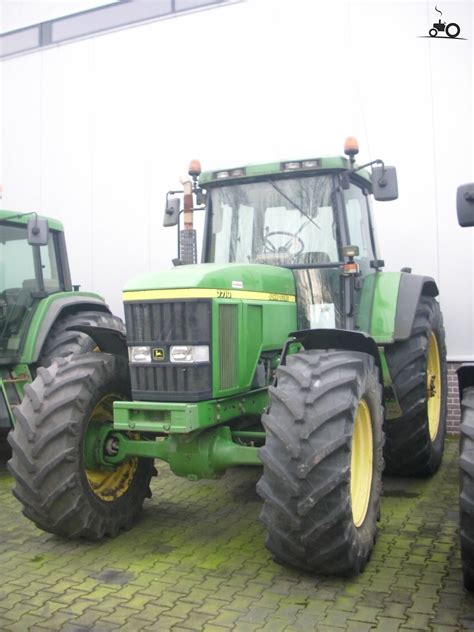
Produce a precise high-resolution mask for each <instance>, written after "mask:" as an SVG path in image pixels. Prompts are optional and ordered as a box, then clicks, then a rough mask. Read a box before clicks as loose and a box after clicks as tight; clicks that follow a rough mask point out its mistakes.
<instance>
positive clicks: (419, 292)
mask: <svg viewBox="0 0 474 632" xmlns="http://www.w3.org/2000/svg"><path fill="white" fill-rule="evenodd" d="M438 294H439V290H438V286H437V285H436V281H435V280H434V279H433V278H431V277H426V276H418V275H416V274H407V273H404V272H402V273H401V278H400V286H399V289H398V296H397V311H396V313H395V331H394V339H395V340H407V339H408V338H410V336H411V333H412V329H413V323H414V321H415V314H416V310H417V308H418V303H419V302H420V298H421V296H432V297H435V296H438Z"/></svg>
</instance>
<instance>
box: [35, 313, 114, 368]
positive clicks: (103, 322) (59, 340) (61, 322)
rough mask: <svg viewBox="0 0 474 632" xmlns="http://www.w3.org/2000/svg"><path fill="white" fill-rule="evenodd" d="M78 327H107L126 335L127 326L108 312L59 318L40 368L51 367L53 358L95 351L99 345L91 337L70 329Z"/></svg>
mask: <svg viewBox="0 0 474 632" xmlns="http://www.w3.org/2000/svg"><path fill="white" fill-rule="evenodd" d="M76 325H92V326H93V327H107V328H108V329H115V330H117V331H120V332H121V333H125V325H124V324H123V322H122V321H121V320H120V318H118V317H117V316H114V315H113V314H109V313H108V312H95V311H87V312H75V313H71V314H66V315H65V316H62V317H61V318H59V319H58V320H57V321H56V322H55V323H54V325H53V326H52V328H51V330H50V332H49V334H48V337H47V338H46V341H45V343H44V345H43V348H42V350H41V354H40V357H39V360H38V364H39V365H40V366H45V367H47V366H49V365H50V364H51V362H52V360H53V358H56V357H61V358H65V357H66V356H68V355H71V354H73V353H88V352H90V351H94V350H95V349H96V347H97V344H96V343H95V342H94V341H93V340H92V338H91V337H90V336H88V335H87V334H85V333H82V332H80V331H74V330H71V329H69V328H70V327H74V326H76Z"/></svg>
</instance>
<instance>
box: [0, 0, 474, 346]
mask: <svg viewBox="0 0 474 632" xmlns="http://www.w3.org/2000/svg"><path fill="white" fill-rule="evenodd" d="M441 8H442V10H443V11H444V15H443V19H446V20H447V21H448V22H450V21H454V22H457V23H458V24H459V25H460V26H461V29H462V31H461V36H463V37H465V38H467V39H463V40H461V39H457V40H449V39H444V40H441V39H438V38H437V39H436V40H435V39H429V38H426V37H419V36H423V35H427V31H428V28H429V27H430V26H431V23H432V22H434V21H436V20H437V18H438V14H437V13H435V11H434V5H432V3H430V2H356V1H354V2H342V1H340V2H317V1H309V0H307V1H305V0H292V1H291V2H290V1H288V0H248V1H247V2H244V3H240V4H235V5H230V6H226V7H222V8H220V9H218V10H217V9H216V10H209V11H204V12H199V13H194V14H189V15H184V16H181V17H176V18H173V19H167V20H162V21H157V22H153V23H149V24H146V25H143V26H139V27H135V28H130V29H127V30H122V31H119V32H115V33H110V34H107V35H102V36H100V37H95V38H91V39H86V40H83V41H79V42H77V43H73V44H68V45H64V46H60V47H57V48H50V49H48V50H45V51H43V52H38V53H33V54H29V55H25V56H22V57H17V58H14V59H10V60H7V61H5V62H4V63H3V64H2V67H3V68H2V72H3V82H2V108H3V114H2V118H3V129H2V153H3V170H2V171H3V173H2V176H1V178H0V181H2V182H3V187H4V199H3V206H4V207H5V208H12V209H17V210H24V211H29V210H40V211H41V212H43V213H45V214H49V215H53V216H56V217H58V218H60V219H62V220H63V222H64V223H65V226H66V230H67V241H68V246H69V251H70V258H71V267H72V270H73V278H74V282H75V283H81V284H82V286H83V287H84V288H86V287H87V288H92V289H95V290H97V291H99V292H101V293H103V294H105V295H106V296H107V298H108V299H109V301H110V303H111V305H112V307H113V308H114V310H115V311H117V312H118V313H119V312H120V311H121V297H120V290H121V288H122V286H123V284H124V283H125V281H126V280H127V279H128V278H129V277H131V276H133V275H136V274H139V273H141V272H143V271H150V270H158V269H162V268H163V267H167V266H169V261H170V259H171V257H172V256H174V254H175V242H174V229H168V230H165V229H163V228H162V226H161V223H162V213H163V206H164V196H165V193H166V191H167V190H168V189H170V188H178V187H179V175H180V174H182V173H184V172H185V171H186V166H187V162H188V160H189V159H190V158H194V157H198V158H200V159H201V162H202V164H203V166H204V168H214V167H219V166H224V167H228V166H230V165H235V166H239V165H240V164H244V163H247V162H257V161H260V160H271V159H274V158H296V157H299V156H306V157H311V156H317V155H324V154H338V153H340V152H341V151H342V144H343V141H344V138H345V137H346V136H347V135H349V134H353V135H356V136H357V137H358V138H359V142H360V145H361V152H360V155H359V159H360V161H365V160H369V159H373V158H377V157H381V158H383V159H385V160H386V161H387V163H388V164H395V165H396V166H397V168H398V175H399V188H400V198H399V200H397V201H396V202H391V203H385V204H381V203H380V204H377V205H376V218H377V224H378V233H379V241H380V244H381V250H382V256H383V257H384V258H385V260H386V264H387V269H398V268H400V267H402V266H407V265H408V266H412V267H413V269H414V271H415V272H418V273H424V274H430V275H433V276H435V277H436V278H437V279H438V280H439V284H440V289H441V303H442V308H443V311H444V313H445V319H446V324H447V328H448V345H449V347H448V349H449V354H450V356H451V357H452V358H453V359H454V358H456V359H462V358H466V357H470V358H473V357H474V336H473V328H472V325H471V323H472V317H473V314H474V310H473V307H474V305H473V296H474V279H473V273H472V269H473V243H474V241H473V240H474V232H473V231H469V230H466V229H464V230H462V229H460V228H459V227H458V226H457V222H456V215H455V190H456V186H457V185H458V184H459V183H462V182H467V181H470V180H474V163H473V144H472V138H473V131H474V130H473V99H474V95H473V65H472V60H473V38H474V28H473V25H474V21H473V10H472V4H471V3H470V2H444V3H443V6H442V7H441Z"/></svg>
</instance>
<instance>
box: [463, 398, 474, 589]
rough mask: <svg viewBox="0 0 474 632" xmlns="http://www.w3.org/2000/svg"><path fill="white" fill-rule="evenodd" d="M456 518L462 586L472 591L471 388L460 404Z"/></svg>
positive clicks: (473, 449)
mask: <svg viewBox="0 0 474 632" xmlns="http://www.w3.org/2000/svg"><path fill="white" fill-rule="evenodd" d="M459 482H460V495H459V513H460V515H459V518H460V537H461V562H462V572H463V578H464V587H465V588H466V589H467V590H471V591H474V387H472V386H471V387H470V388H466V389H465V391H464V393H463V398H462V402H461V438H460V444H459Z"/></svg>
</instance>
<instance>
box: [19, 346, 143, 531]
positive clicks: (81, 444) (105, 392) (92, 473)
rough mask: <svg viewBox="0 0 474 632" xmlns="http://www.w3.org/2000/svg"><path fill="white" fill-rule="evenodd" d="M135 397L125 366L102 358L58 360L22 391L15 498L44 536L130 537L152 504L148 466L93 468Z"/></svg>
mask: <svg viewBox="0 0 474 632" xmlns="http://www.w3.org/2000/svg"><path fill="white" fill-rule="evenodd" d="M128 397H130V386H129V379H128V371H127V364H126V362H125V361H124V360H123V359H122V358H119V357H116V356H113V355H109V354H105V353H89V354H83V355H78V356H69V357H68V358H58V359H57V360H56V361H55V362H53V363H52V364H51V366H50V367H49V368H47V369H46V368H40V369H38V376H37V378H36V379H35V380H34V381H33V383H32V384H31V385H29V386H27V387H26V388H25V397H24V399H23V402H22V403H21V405H20V406H19V408H18V409H17V410H16V411H15V416H16V425H15V429H14V430H13V431H12V432H11V433H10V435H9V437H8V441H9V443H10V445H11V447H12V458H11V460H10V461H9V469H10V472H11V473H12V475H13V477H14V478H15V488H14V490H13V493H14V495H15V496H16V498H18V500H19V501H20V502H21V503H22V504H23V513H24V514H25V516H26V517H27V518H29V519H30V520H32V521H33V522H34V523H35V524H36V525H37V526H38V527H39V528H40V529H43V530H44V531H48V532H50V533H55V534H57V535H62V536H67V537H78V536H82V537H85V538H89V539H92V540H96V539H99V538H101V537H103V536H104V535H111V536H115V535H117V534H118V533H119V532H120V531H121V530H122V529H128V528H129V527H130V526H131V525H132V523H133V521H134V520H135V518H136V517H137V516H138V514H139V513H140V511H141V509H142V505H143V501H144V499H145V497H150V496H151V493H150V489H149V483H150V478H151V475H152V472H153V470H154V468H153V463H152V461H151V460H149V459H138V458H131V459H129V460H127V461H125V462H123V463H121V464H119V465H117V466H114V467H104V466H101V465H98V464H96V461H95V459H94V448H95V445H96V443H95V441H94V438H95V437H96V436H97V434H98V433H101V431H102V430H104V429H105V430H106V426H105V425H106V424H107V425H109V426H111V421H112V415H113V413H112V406H113V402H114V401H115V400H118V399H125V398H128Z"/></svg>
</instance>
